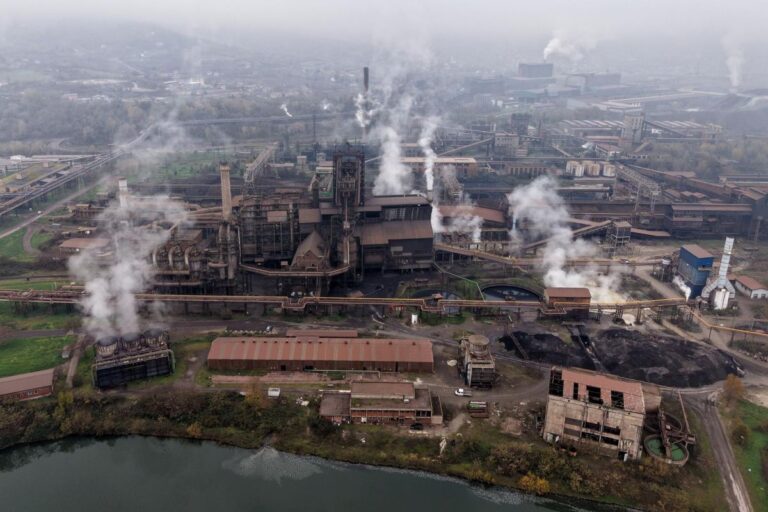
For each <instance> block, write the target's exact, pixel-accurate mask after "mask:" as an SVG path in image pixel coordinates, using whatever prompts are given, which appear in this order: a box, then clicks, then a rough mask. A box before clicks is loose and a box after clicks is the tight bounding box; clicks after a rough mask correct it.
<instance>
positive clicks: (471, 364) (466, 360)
mask: <svg viewBox="0 0 768 512" xmlns="http://www.w3.org/2000/svg"><path fill="white" fill-rule="evenodd" d="M458 369H459V373H460V374H461V376H462V377H463V378H464V382H465V383H466V384H467V386H470V387H472V386H478V387H491V386H493V384H494V383H495V382H496V378H497V374H496V362H495V361H494V359H493V354H491V350H490V341H489V340H488V338H486V337H485V336H481V335H479V334H473V335H471V336H467V337H465V338H462V340H461V342H460V343H459V364H458Z"/></svg>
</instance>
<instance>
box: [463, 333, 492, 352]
mask: <svg viewBox="0 0 768 512" xmlns="http://www.w3.org/2000/svg"><path fill="white" fill-rule="evenodd" d="M467 341H468V342H469V351H470V353H472V354H473V355H483V354H486V353H488V345H489V344H490V340H489V339H488V338H486V337H485V336H482V335H480V334H473V335H471V336H469V337H468V338H467Z"/></svg>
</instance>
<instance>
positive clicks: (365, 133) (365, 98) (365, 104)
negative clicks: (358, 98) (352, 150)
mask: <svg viewBox="0 0 768 512" xmlns="http://www.w3.org/2000/svg"><path fill="white" fill-rule="evenodd" d="M369 85H370V82H369V78H368V66H365V67H364V68H363V116H366V115H368V86H369ZM367 123H368V119H365V117H363V144H365V141H366V140H367V139H368V126H367Z"/></svg>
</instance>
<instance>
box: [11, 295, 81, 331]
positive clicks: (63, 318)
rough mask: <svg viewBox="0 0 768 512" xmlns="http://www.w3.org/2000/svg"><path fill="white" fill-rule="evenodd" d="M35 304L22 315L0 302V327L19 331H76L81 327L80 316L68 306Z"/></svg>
mask: <svg viewBox="0 0 768 512" xmlns="http://www.w3.org/2000/svg"><path fill="white" fill-rule="evenodd" d="M53 307H54V308H55V309H53V310H51V309H50V308H51V306H50V305H45V304H34V305H32V308H33V309H31V310H29V311H28V312H26V313H20V312H18V311H16V310H14V308H13V304H11V303H9V302H0V325H2V326H3V327H6V328H9V329H14V330H17V331H31V330H50V329H76V328H77V327H79V325H80V315H79V314H78V313H77V311H75V310H74V309H72V311H67V309H66V306H62V305H57V306H53Z"/></svg>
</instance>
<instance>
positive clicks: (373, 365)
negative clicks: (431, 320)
mask: <svg viewBox="0 0 768 512" xmlns="http://www.w3.org/2000/svg"><path fill="white" fill-rule="evenodd" d="M208 367H209V368H210V369H211V370H269V371H310V370H339V371H354V370H357V371H382V372H432V371H433V370H434V357H433V354H432V342H431V341H429V340H424V339H389V340H388V339H379V338H375V339H369V338H338V337H335V338H331V337H320V336H302V337H282V338H276V337H223V338H217V339H215V340H214V341H213V343H212V344H211V349H210V351H209V352H208Z"/></svg>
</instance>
